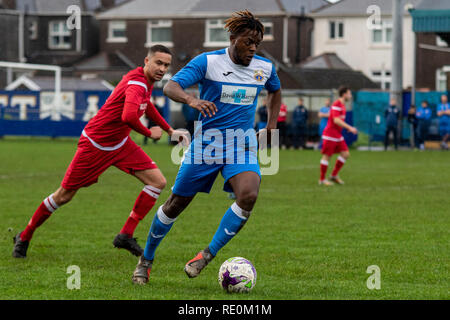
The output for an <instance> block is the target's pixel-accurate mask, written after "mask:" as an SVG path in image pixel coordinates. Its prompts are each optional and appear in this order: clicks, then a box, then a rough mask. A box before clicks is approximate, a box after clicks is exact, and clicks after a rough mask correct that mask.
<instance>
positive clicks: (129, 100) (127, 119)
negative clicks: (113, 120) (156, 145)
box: [122, 85, 162, 140]
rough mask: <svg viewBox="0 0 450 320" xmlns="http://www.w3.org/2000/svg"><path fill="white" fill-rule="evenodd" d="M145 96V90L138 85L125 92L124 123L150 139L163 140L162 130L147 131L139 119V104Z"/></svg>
mask: <svg viewBox="0 0 450 320" xmlns="http://www.w3.org/2000/svg"><path fill="white" fill-rule="evenodd" d="M144 94H145V89H144V88H143V87H141V86H138V85H130V86H128V88H127V89H126V91H125V102H124V107H123V112H122V122H124V123H126V124H127V125H128V126H130V127H131V129H133V130H134V131H136V132H139V133H140V134H142V135H144V136H146V137H149V138H151V139H155V140H157V139H159V138H161V134H162V132H161V128H159V127H153V128H152V130H149V129H147V128H146V127H145V126H144V125H143V124H142V122H141V120H140V119H139V115H138V111H139V107H140V105H139V103H138V102H137V101H141V97H142V96H143V95H144Z"/></svg>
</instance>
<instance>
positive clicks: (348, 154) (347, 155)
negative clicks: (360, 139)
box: [341, 151, 350, 160]
mask: <svg viewBox="0 0 450 320" xmlns="http://www.w3.org/2000/svg"><path fill="white" fill-rule="evenodd" d="M341 157H342V158H344V159H345V160H347V159H348V158H350V152H348V151H346V152H343V153H342V154H341Z"/></svg>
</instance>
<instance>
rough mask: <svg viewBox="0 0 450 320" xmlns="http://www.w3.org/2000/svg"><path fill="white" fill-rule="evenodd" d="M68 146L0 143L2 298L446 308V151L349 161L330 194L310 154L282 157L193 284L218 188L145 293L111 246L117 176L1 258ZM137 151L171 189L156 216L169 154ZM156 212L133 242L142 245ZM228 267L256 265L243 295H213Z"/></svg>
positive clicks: (165, 251)
mask: <svg viewBox="0 0 450 320" xmlns="http://www.w3.org/2000/svg"><path fill="white" fill-rule="evenodd" d="M136 141H138V142H139V141H141V137H138V138H137V139H136ZM76 142H77V141H76V140H71V139H67V140H49V139H36V138H34V139H28V138H27V139H25V138H24V139H22V138H6V139H3V140H0V217H1V219H0V299H227V300H229V299H448V298H450V293H449V287H450V286H449V284H450V276H449V269H450V248H449V240H450V239H449V230H450V153H444V152H357V151H353V152H352V157H351V158H350V160H349V161H348V162H347V164H346V166H345V167H344V169H343V172H342V174H341V176H342V178H343V179H344V180H345V181H346V182H347V184H346V185H345V186H342V187H340V186H333V187H330V188H326V187H319V186H318V185H317V180H318V171H319V159H320V155H319V153H318V152H317V151H293V150H281V151H280V159H281V165H280V171H279V173H278V174H277V175H274V176H264V177H263V182H262V185H261V191H260V195H259V199H258V201H257V204H256V206H255V208H254V211H253V214H252V217H251V218H250V220H249V222H248V223H247V225H246V226H245V227H244V228H243V229H242V231H241V232H240V233H239V235H238V236H237V237H235V239H233V240H232V241H231V242H230V243H229V244H228V245H227V246H226V247H225V248H224V249H222V251H220V252H219V254H218V256H217V258H216V259H215V260H213V262H212V263H211V264H210V265H209V266H208V267H207V268H206V269H205V270H204V271H203V272H202V274H201V275H200V276H199V277H198V278H196V279H188V278H187V277H186V275H185V274H184V272H183V267H184V264H185V263H186V262H187V261H188V260H189V259H191V258H192V257H193V256H194V255H195V254H196V253H197V252H198V251H199V250H200V249H203V248H204V247H205V246H206V245H207V244H208V243H209V241H210V239H211V237H212V236H213V234H214V232H215V231H216V228H217V226H218V224H219V221H220V219H221V218H222V215H223V214H224V212H225V211H226V210H227V208H228V207H229V206H230V205H231V203H232V200H229V199H228V198H227V194H226V193H224V192H223V191H222V184H223V179H222V178H221V177H219V178H218V179H217V181H216V184H215V185H214V188H213V190H212V192H211V194H209V195H206V194H199V195H198V196H197V197H196V199H194V201H193V202H192V204H191V205H190V206H189V207H188V209H187V210H186V211H185V212H184V213H183V214H182V215H181V216H180V217H179V219H178V220H177V222H176V223H175V225H174V227H173V228H172V230H171V231H170V233H169V234H168V236H167V237H166V239H164V241H163V242H162V243H161V245H160V247H159V248H158V251H157V253H156V259H155V263H154V267H153V270H152V273H151V278H150V282H149V283H148V285H146V286H136V285H133V284H132V282H131V274H132V272H133V270H134V267H135V265H136V263H137V258H135V257H134V256H132V255H131V254H129V253H128V252H126V251H123V250H117V249H114V248H113V246H112V244H111V243H112V240H113V238H114V236H115V235H116V234H117V233H118V232H119V230H120V229H121V227H122V225H123V224H124V222H125V220H126V218H127V216H128V214H129V212H130V210H131V208H132V206H133V204H134V201H135V199H136V197H137V195H138V194H139V192H140V191H141V189H142V185H141V183H140V182H139V181H138V180H137V179H135V178H134V177H131V176H129V175H127V174H125V173H123V172H121V171H119V170H118V169H116V168H110V169H109V170H108V171H106V173H105V174H104V175H103V176H101V178H100V181H99V183H98V184H95V185H93V186H91V187H89V188H85V189H81V190H80V191H79V193H78V194H77V195H76V196H75V198H74V200H73V201H72V202H71V203H69V204H68V205H66V206H63V207H62V208H60V209H58V211H56V212H55V213H54V214H53V216H52V217H51V218H50V219H49V220H47V222H46V223H45V224H44V225H43V226H42V227H41V228H39V229H38V230H37V231H36V233H35V236H34V238H33V241H32V242H31V245H30V248H29V251H28V257H27V258H26V259H24V260H22V259H20V260H18V259H13V258H12V257H11V251H12V237H13V235H14V234H15V233H16V232H18V231H20V230H22V229H23V228H24V227H25V225H26V224H27V222H28V220H29V219H30V217H31V215H32V213H33V212H34V210H35V209H36V208H37V206H38V205H39V204H40V202H41V201H42V200H43V199H44V198H45V197H46V196H48V195H49V194H50V193H51V192H53V191H54V190H55V189H56V188H57V187H58V186H59V183H60V182H61V180H62V177H63V175H64V172H65V170H66V168H67V166H68V164H69V162H70V160H71V158H72V156H73V155H74V153H75V149H76ZM144 150H145V151H146V152H148V153H149V154H150V156H151V157H152V158H153V159H154V160H155V161H156V162H157V163H158V165H159V167H160V168H161V170H162V171H163V173H164V174H165V175H166V178H167V180H168V186H167V188H166V190H164V191H163V193H162V194H161V197H160V199H159V200H158V202H157V204H156V206H155V208H156V207H158V206H159V205H160V204H161V203H163V202H164V201H165V199H167V197H168V195H169V192H170V187H171V185H172V184H173V182H174V179H175V176H176V173H177V170H178V167H177V166H176V165H174V164H172V163H171V161H170V152H171V148H170V147H169V146H167V145H163V144H162V143H160V144H158V145H154V144H149V145H148V146H145V147H144ZM333 162H334V158H333ZM330 171H331V170H330ZM154 212H155V209H153V210H152V211H151V212H150V214H149V215H148V216H147V217H146V218H145V219H144V220H143V221H142V222H141V223H140V225H139V226H138V228H137V230H136V236H137V237H138V241H139V242H140V243H141V245H144V243H145V239H146V236H147V232H148V229H149V226H150V223H151V220H152V218H153V215H154ZM233 256H243V257H245V258H247V259H249V260H251V261H252V262H253V263H254V265H255V267H256V270H257V272H258V280H257V284H256V287H255V288H254V290H253V291H252V292H251V293H250V294H227V293H225V292H223V291H222V290H221V288H220V287H219V285H218V282H217V272H218V269H219V266H220V264H221V263H222V262H223V261H224V260H225V259H227V258H229V257H233ZM71 265H77V266H79V267H80V270H81V289H79V290H69V289H67V287H66V281H67V279H68V277H69V276H70V274H67V268H68V267H69V266H71ZM371 265H377V266H379V268H380V270H381V289H380V290H369V289H368V288H367V286H366V281H367V278H368V277H369V276H370V274H368V273H366V270H367V268H368V266H371Z"/></svg>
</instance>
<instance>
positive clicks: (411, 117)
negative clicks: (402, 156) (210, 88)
mask: <svg viewBox="0 0 450 320" xmlns="http://www.w3.org/2000/svg"><path fill="white" fill-rule="evenodd" d="M416 111H417V110H416V106H415V105H413V104H412V105H411V107H410V108H409V110H408V122H409V124H410V125H411V127H412V128H411V135H412V138H413V140H412V141H411V147H417V146H418V145H419V142H418V139H417V133H416V132H417V123H418V120H417V117H416Z"/></svg>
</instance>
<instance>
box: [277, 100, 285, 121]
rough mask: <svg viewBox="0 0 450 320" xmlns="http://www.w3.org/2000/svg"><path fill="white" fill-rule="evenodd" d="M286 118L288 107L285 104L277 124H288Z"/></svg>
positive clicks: (282, 106) (282, 105) (281, 108)
mask: <svg viewBox="0 0 450 320" xmlns="http://www.w3.org/2000/svg"><path fill="white" fill-rule="evenodd" d="M286 117H287V106H286V105H285V104H281V106H280V113H279V114H278V119H277V122H286Z"/></svg>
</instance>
